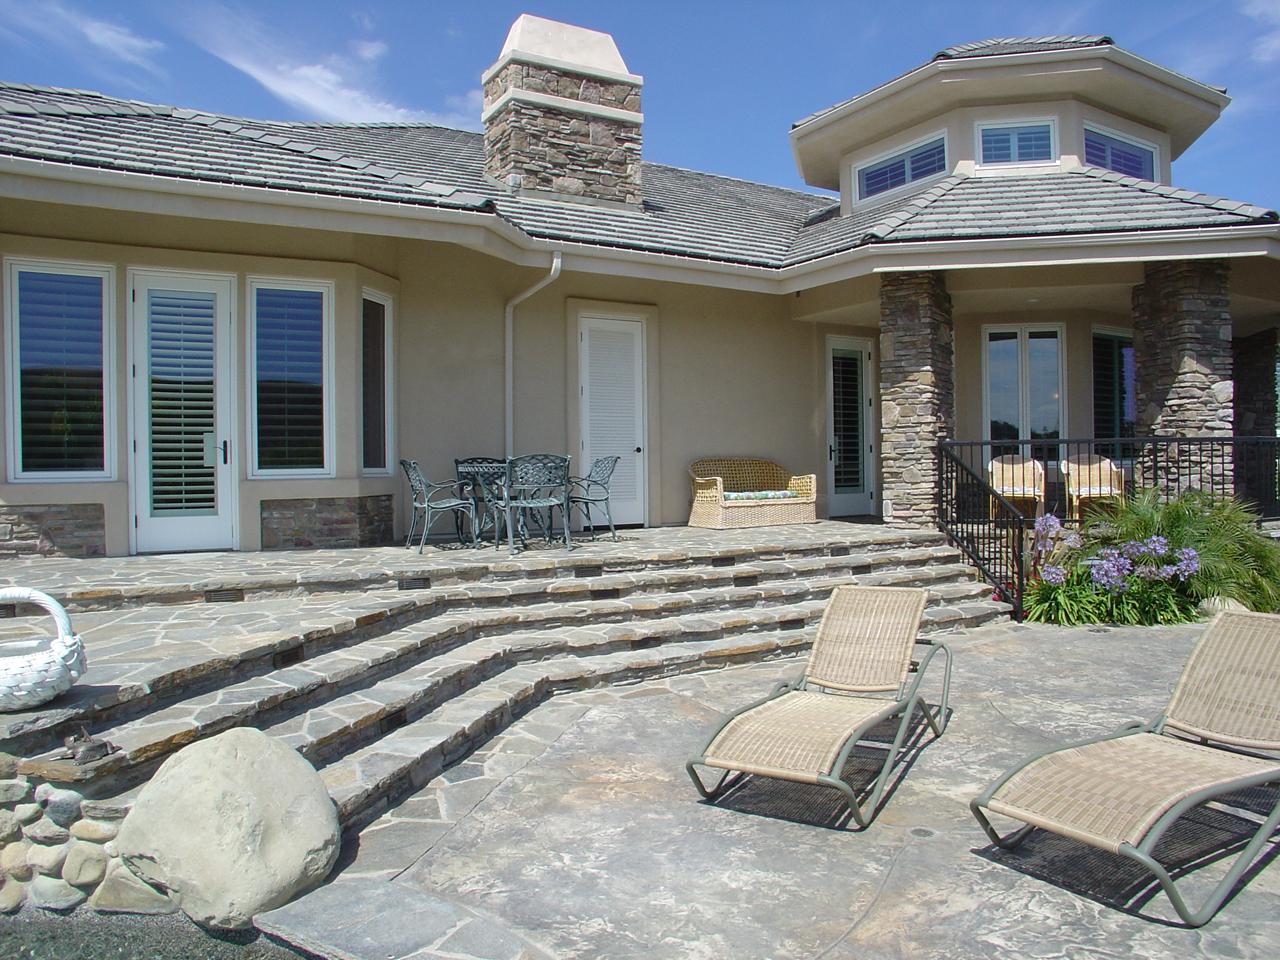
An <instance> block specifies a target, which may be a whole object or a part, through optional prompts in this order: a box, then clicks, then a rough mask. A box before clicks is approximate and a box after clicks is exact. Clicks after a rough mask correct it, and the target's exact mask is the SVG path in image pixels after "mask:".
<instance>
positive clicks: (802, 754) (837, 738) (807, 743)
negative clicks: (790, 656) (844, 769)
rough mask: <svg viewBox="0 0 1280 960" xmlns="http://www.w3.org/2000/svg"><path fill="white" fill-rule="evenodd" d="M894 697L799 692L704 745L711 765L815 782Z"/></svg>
mask: <svg viewBox="0 0 1280 960" xmlns="http://www.w3.org/2000/svg"><path fill="white" fill-rule="evenodd" d="M892 706H893V701H891V700H884V699H875V698H872V697H847V696H842V695H839V694H830V693H811V692H807V691H802V690H797V691H793V692H791V693H785V694H783V695H782V696H780V697H777V698H775V699H773V700H769V701H767V702H766V703H762V704H761V705H760V706H758V707H756V708H755V709H754V710H748V711H747V712H746V713H743V714H740V715H739V716H737V717H734V718H733V719H732V720H731V721H729V723H728V725H727V726H725V728H724V729H723V730H721V731H720V733H719V734H718V735H717V736H716V738H715V739H714V740H713V741H712V742H711V744H710V745H709V746H708V747H707V749H706V756H705V759H704V760H703V761H702V762H703V763H705V764H706V765H707V766H709V767H720V768H721V769H725V770H742V771H744V772H746V773H754V774H759V775H760V776H765V777H782V778H784V779H787V780H798V781H801V782H803V783H817V782H818V775H819V774H827V775H830V774H831V773H832V769H831V768H832V767H833V766H834V765H835V762H836V759H837V758H838V757H839V755H840V748H841V747H843V746H844V744H845V741H846V740H848V739H849V735H850V734H851V733H853V732H854V731H855V730H857V728H858V727H860V726H861V725H862V724H863V723H865V722H866V721H867V720H869V719H870V718H871V717H873V716H875V714H877V713H879V712H881V711H887V710H889V709H891V708H892Z"/></svg>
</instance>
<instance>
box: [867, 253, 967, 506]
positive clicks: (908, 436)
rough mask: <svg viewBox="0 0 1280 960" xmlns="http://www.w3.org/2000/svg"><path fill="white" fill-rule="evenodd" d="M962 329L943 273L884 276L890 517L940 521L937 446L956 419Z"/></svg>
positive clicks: (884, 468) (884, 441)
mask: <svg viewBox="0 0 1280 960" xmlns="http://www.w3.org/2000/svg"><path fill="white" fill-rule="evenodd" d="M954 356H955V353H954V327H953V324H952V320H951V297H950V296H949V295H948V294H947V286H946V280H945V278H944V277H943V275H942V274H941V273H886V274H883V275H882V276H881V278H880V423H881V431H882V434H881V441H880V449H881V455H880V468H881V473H882V476H883V481H882V482H883V487H882V494H883V500H884V504H885V516H886V519H888V520H890V521H891V522H893V523H901V524H908V525H911V526H927V525H929V524H931V523H933V522H934V520H935V519H936V517H935V512H936V511H935V503H936V496H937V492H936V489H935V488H936V486H937V452H936V448H937V443H938V441H939V440H947V439H951V434H952V424H953V423H954V419H955V389H954V385H953V377H952V368H953V366H954V363H955V361H954Z"/></svg>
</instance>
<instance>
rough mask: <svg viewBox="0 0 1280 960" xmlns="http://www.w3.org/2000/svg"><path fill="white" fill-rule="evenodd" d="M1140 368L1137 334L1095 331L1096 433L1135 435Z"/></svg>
mask: <svg viewBox="0 0 1280 960" xmlns="http://www.w3.org/2000/svg"><path fill="white" fill-rule="evenodd" d="M1136 382H1137V372H1136V370H1135V368H1134V364H1133V338H1132V337H1129V336H1124V335H1121V334H1112V333H1096V332H1095V333H1094V335H1093V435H1094V436H1095V437H1098V438H1101V439H1110V438H1113V437H1132V436H1133V435H1134V431H1135V429H1136V426H1135V421H1136V419H1137V400H1136V394H1135V384H1136Z"/></svg>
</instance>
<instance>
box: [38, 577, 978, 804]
mask: <svg viewBox="0 0 1280 960" xmlns="http://www.w3.org/2000/svg"><path fill="white" fill-rule="evenodd" d="M908 575H909V576H908ZM966 578H968V579H966ZM849 582H856V583H875V584H877V585H883V584H884V583H893V584H897V585H902V584H903V583H906V582H911V583H913V584H916V585H922V586H929V587H930V588H931V589H937V590H941V591H945V593H944V594H939V595H937V596H936V597H932V598H931V600H933V601H934V602H943V601H945V602H946V603H948V604H954V603H957V602H963V601H977V600H979V599H980V597H981V596H982V593H983V592H984V588H983V587H982V586H981V585H980V584H976V583H975V582H974V581H973V580H972V579H971V573H970V571H969V568H967V567H965V566H963V565H952V564H935V565H931V566H927V567H921V568H913V569H909V570H895V571H888V572H878V573H875V574H865V575H862V576H856V577H852V578H850V577H847V576H845V577H829V578H825V579H822V580H796V581H787V582H782V583H777V584H769V585H765V586H754V587H734V588H728V589H719V590H717V589H709V590H699V591H690V592H689V593H686V594H671V595H662V596H652V597H649V596H646V597H639V598H632V599H630V600H616V601H615V600H610V601H584V602H581V603H579V604H575V605H571V606H561V605H545V606H528V607H515V608H484V609H480V610H474V611H469V612H459V613H457V614H452V615H448V616H444V617H439V618H435V619H433V620H430V621H427V622H425V623H421V624H416V625H414V626H411V627H407V628H403V629H401V630H398V631H395V632H393V633H390V634H386V635H383V636H378V637H374V638H372V639H367V640H364V641H362V642H360V643H357V644H355V645H353V646H349V647H343V648H340V649H337V650H331V651H327V652H324V653H321V654H319V655H317V656H315V657H312V658H310V659H308V660H305V661H303V662H300V663H296V664H293V665H290V666H286V667H283V668H281V669H279V670H275V671H272V672H270V673H267V674H264V675H261V676H255V677H249V678H246V679H242V680H239V681H237V682H235V683H231V684H229V685H227V686H225V687H222V688H220V689H216V690H213V691H210V692H207V693H203V694H200V695H197V696H192V697H188V698H186V699H184V700H181V701H178V702H175V703H171V704H169V705H168V706H163V707H159V708H157V709H154V710H152V711H150V712H148V713H146V714H145V715H143V716H141V717H138V718H136V719H129V720H125V721H123V722H121V723H117V724H115V725H108V724H107V721H108V720H109V719H110V718H105V719H104V718H102V717H97V718H95V717H91V716H90V717H86V718H85V721H88V722H91V721H93V720H97V721H98V722H97V723H94V724H93V726H92V728H91V729H92V732H93V733H94V735H95V736H99V737H101V738H103V739H105V740H108V741H110V742H111V743H113V744H116V745H117V746H118V747H120V750H119V751H118V752H116V753H113V754H111V755H110V756H107V757H105V758H103V759H102V760H99V761H96V762H93V763H89V764H76V763H73V762H71V761H66V760H60V759H58V751H47V752H44V753H42V754H40V755H37V756H33V757H32V756H29V757H28V759H27V760H25V761H24V762H23V763H22V764H21V766H20V769H21V770H22V771H23V772H24V773H28V774H32V775H36V776H40V777H44V778H46V779H50V780H56V781H59V782H69V783H78V784H82V785H88V784H90V783H93V782H98V783H103V782H106V781H108V780H112V779H119V778H120V777H121V776H133V777H137V776H141V775H143V773H144V772H145V771H146V770H149V769H150V768H153V767H154V766H156V765H158V763H159V762H160V761H161V760H162V759H163V758H164V757H165V756H166V755H168V754H169V753H171V752H172V751H173V750H176V749H178V748H179V747H182V746H184V745H186V744H187V743H190V742H192V741H194V740H197V739H200V738H202V737H207V736H211V735H213V734H215V733H219V732H221V731H222V730H226V729H229V728H231V727H233V726H241V725H245V724H253V725H262V724H263V723H269V722H272V721H273V719H274V718H275V717H279V716H281V715H285V716H286V719H287V717H288V716H290V715H291V716H300V715H301V716H304V717H306V716H310V714H303V711H306V710H309V708H310V710H311V712H312V713H315V712H316V709H317V705H319V704H321V703H324V702H326V701H333V700H335V699H338V700H339V701H342V700H344V699H345V700H346V701H347V702H348V703H350V704H351V706H348V707H347V711H348V712H347V713H344V712H343V711H342V710H341V709H337V710H332V711H329V712H327V713H326V715H332V716H337V717H340V718H342V719H343V720H346V719H348V718H349V713H350V711H351V710H357V712H358V713H360V714H361V717H362V719H361V722H360V723H359V724H357V723H355V721H353V722H352V723H351V724H345V723H338V722H336V721H334V720H332V719H328V720H322V719H320V717H319V715H317V716H316V717H315V718H314V720H315V723H316V724H317V726H318V728H320V729H330V730H332V731H333V732H334V734H335V735H337V734H339V733H341V732H342V731H343V730H344V729H345V728H346V727H348V726H358V727H360V728H363V727H364V726H366V725H368V724H373V723H384V722H385V717H386V716H389V715H391V714H393V713H395V712H396V711H397V710H401V709H404V708H405V706H404V705H399V706H387V703H388V702H394V701H395V697H396V696H397V695H398V693H397V692H398V691H399V690H401V689H402V688H403V686H404V682H405V681H403V680H402V675H403V674H404V671H406V670H410V671H412V670H413V669H414V668H415V667H416V666H417V665H418V664H420V663H423V661H425V665H424V666H423V667H422V669H421V670H419V671H418V673H417V675H415V676H414V677H413V678H412V679H411V680H410V681H408V682H410V683H411V685H413V686H415V687H416V686H420V685H421V684H422V683H423V682H424V681H425V679H426V678H427V677H428V676H429V675H431V674H432V673H433V672H434V671H435V669H436V668H435V666H434V660H433V659H432V658H433V657H437V656H441V655H443V656H445V657H446V658H447V657H448V656H449V654H448V651H450V650H451V649H453V648H456V647H459V646H463V647H464V648H466V647H467V646H468V645H469V646H470V648H471V649H472V650H479V649H481V648H484V649H485V650H487V651H491V652H493V653H494V654H495V655H496V654H497V653H501V654H502V655H503V656H505V657H507V658H508V661H510V658H511V657H514V656H519V657H523V658H529V657H532V656H536V655H537V650H536V648H537V647H539V646H551V647H555V645H556V644H561V645H562V647H563V649H569V648H571V646H572V642H569V643H563V642H562V641H560V640H559V639H558V638H560V637H562V636H566V635H570V636H571V635H573V633H574V631H575V630H576V631H578V632H579V633H581V634H584V635H585V636H587V637H588V638H591V643H593V644H595V645H600V644H605V645H608V644H609V643H615V644H625V645H634V644H635V643H636V642H639V639H637V638H647V639H646V642H652V643H660V642H664V641H665V639H666V638H668V637H671V636H679V635H681V634H690V635H699V636H705V635H706V634H707V632H708V631H710V632H712V633H714V634H716V635H718V634H721V633H723V632H725V631H726V630H732V629H735V628H740V627H741V626H743V625H745V624H747V623H749V622H750V621H751V618H752V615H753V614H764V615H763V616H761V617H759V619H760V620H761V621H762V622H769V623H770V624H771V625H776V624H777V623H785V622H788V621H791V620H795V621H797V622H799V621H800V620H804V621H807V620H808V619H810V618H812V617H813V616H815V615H817V614H820V612H821V608H822V606H823V605H824V604H825V601H826V597H827V596H828V595H829V594H830V592H831V590H832V589H834V588H835V587H836V586H838V585H839V584H841V583H849ZM793 610H794V611H795V613H794V615H793V614H792V611H793ZM620 620H625V621H626V623H625V624H623V623H619V622H618V621H620ZM548 630H553V631H554V633H550V634H549V633H547V631H548ZM611 637H615V638H616V639H612V640H611V639H610V638H611ZM485 640H488V643H487V644H486V643H484V642H482V641H485ZM513 649H514V650H517V651H519V653H518V654H517V653H512V652H511V651H512V650H513ZM544 655H545V654H544ZM382 688H385V689H382ZM388 698H390V701H389V700H388ZM369 703H373V704H374V705H375V706H378V707H382V708H383V709H380V710H377V711H371V710H363V711H361V710H358V708H357V706H356V705H358V704H369ZM344 706H345V704H344ZM375 712H376V713H377V715H376V716H372V715H370V714H371V713H375ZM86 788H87V787H86Z"/></svg>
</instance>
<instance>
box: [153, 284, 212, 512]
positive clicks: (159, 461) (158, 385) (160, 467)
mask: <svg viewBox="0 0 1280 960" xmlns="http://www.w3.org/2000/svg"><path fill="white" fill-rule="evenodd" d="M214 311H215V297H214V295H213V294H212V293H203V292H192V291H185V290H158V289H152V290H149V291H148V295H147V344H148V350H149V352H150V370H151V380H150V384H149V387H150V390H149V396H150V407H151V409H150V414H151V435H150V443H151V510H152V513H153V514H161V513H167V514H174V513H182V514H200V513H212V512H214V511H215V510H216V506H217V503H216V494H215V484H214V469H215V458H216V456H217V452H216V449H215V448H216V445H217V444H216V436H217V434H216V430H217V427H216V424H215V420H214V396H215V395H214V386H215V384H214V369H215V357H214V335H215V322H216V318H215V312H214Z"/></svg>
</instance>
